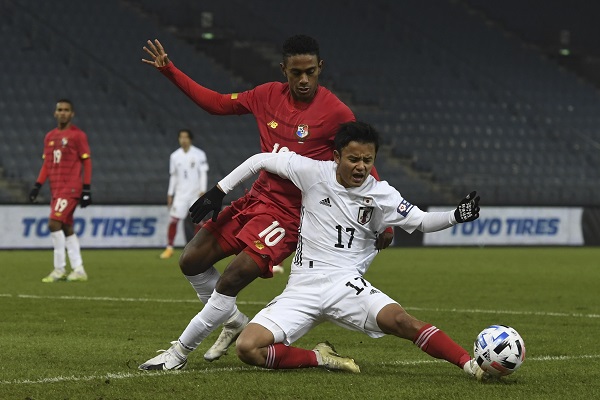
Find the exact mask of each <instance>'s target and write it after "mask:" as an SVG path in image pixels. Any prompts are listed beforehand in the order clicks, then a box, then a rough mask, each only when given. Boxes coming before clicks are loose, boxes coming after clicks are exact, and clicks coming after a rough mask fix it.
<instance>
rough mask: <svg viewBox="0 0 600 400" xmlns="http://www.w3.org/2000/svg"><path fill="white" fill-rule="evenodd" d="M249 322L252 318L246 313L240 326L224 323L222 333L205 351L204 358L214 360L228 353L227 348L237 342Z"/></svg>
mask: <svg viewBox="0 0 600 400" xmlns="http://www.w3.org/2000/svg"><path fill="white" fill-rule="evenodd" d="M242 315H244V314H242ZM248 322H250V318H248V317H247V316H245V315H244V321H243V322H242V323H241V324H239V325H238V326H227V325H223V330H222V331H221V334H220V335H219V337H218V338H217V340H216V342H215V344H213V345H212V346H211V348H210V349H208V351H207V352H206V353H204V359H205V360H206V361H209V362H212V361H215V360H218V359H219V358H221V356H223V355H225V354H227V349H228V348H229V346H231V345H232V344H233V342H235V339H237V338H238V336H240V333H242V331H243V330H244V328H245V327H246V325H248Z"/></svg>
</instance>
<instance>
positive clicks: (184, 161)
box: [167, 146, 208, 199]
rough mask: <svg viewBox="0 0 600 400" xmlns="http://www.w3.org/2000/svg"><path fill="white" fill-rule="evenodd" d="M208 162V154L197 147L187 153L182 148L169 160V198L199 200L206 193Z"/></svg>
mask: <svg viewBox="0 0 600 400" xmlns="http://www.w3.org/2000/svg"><path fill="white" fill-rule="evenodd" d="M207 172H208V162H207V160H206V153H204V151H202V150H200V149H199V148H197V147H195V146H190V148H189V149H188V151H187V152H185V151H183V149H182V148H181V147H180V148H179V149H177V150H175V151H174V152H173V153H171V157H170V159H169V174H170V179H169V189H168V192H167V194H168V195H169V196H175V197H176V198H177V197H179V198H181V199H190V198H194V199H197V198H198V197H200V195H201V193H204V192H206V186H207Z"/></svg>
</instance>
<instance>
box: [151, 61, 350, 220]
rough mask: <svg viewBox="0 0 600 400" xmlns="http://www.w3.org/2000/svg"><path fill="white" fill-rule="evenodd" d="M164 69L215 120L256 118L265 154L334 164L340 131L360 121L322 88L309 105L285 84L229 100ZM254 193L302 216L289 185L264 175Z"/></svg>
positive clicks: (298, 195)
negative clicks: (292, 155) (291, 155)
mask: <svg viewBox="0 0 600 400" xmlns="http://www.w3.org/2000/svg"><path fill="white" fill-rule="evenodd" d="M159 69H160V71H161V72H162V73H163V74H164V75H165V76H166V77H167V78H169V79H170V80H171V81H172V82H173V83H174V84H175V85H177V87H179V88H180V89H181V90H182V91H183V92H184V93H185V94H186V95H188V96H189V97H190V98H191V99H192V100H193V101H194V102H195V103H196V104H198V105H199V106H200V107H202V108H203V109H204V110H206V111H208V112H209V113H211V114H217V115H231V114H233V115H235V114H237V115H242V114H254V118H255V119H256V122H257V124H258V131H259V133H260V146H261V150H262V151H263V152H279V151H293V152H296V153H298V154H301V155H303V156H306V157H310V158H312V159H315V160H332V159H333V139H334V137H335V134H336V132H337V130H338V128H339V125H340V124H342V123H344V122H350V121H354V120H355V118H354V114H353V113H352V111H351V110H350V108H348V106H346V105H345V104H344V103H342V102H341V100H340V99H338V98H337V97H336V96H335V95H334V94H333V93H331V92H330V91H329V90H327V89H326V88H324V87H323V86H318V87H317V91H316V93H315V97H314V98H313V100H312V101H311V102H310V103H303V102H296V101H294V100H293V98H292V95H291V93H290V88H289V85H288V84H287V83H281V82H269V83H265V84H263V85H260V86H257V87H255V88H254V89H251V90H248V91H245V92H242V93H233V94H231V95H227V96H225V95H221V94H219V93H216V92H214V91H212V90H209V89H206V88H204V87H203V86H200V85H198V84H197V83H196V82H194V81H193V80H192V79H191V78H189V77H188V76H187V75H185V74H184V73H183V72H181V71H180V70H179V69H177V68H176V67H175V66H174V65H173V63H172V62H171V63H169V64H167V65H166V66H165V67H161V68H159ZM251 193H252V194H253V195H254V196H256V197H258V198H260V199H261V200H263V201H265V202H267V203H272V204H275V205H276V206H278V207H280V208H281V209H282V210H284V211H286V212H289V213H291V214H293V215H298V214H299V212H298V209H299V208H300V203H301V200H302V196H301V193H300V190H299V189H298V188H297V187H296V186H294V184H293V183H292V182H290V181H288V180H287V179H282V178H280V177H279V176H277V175H275V174H271V173H269V172H266V171H261V173H260V175H259V177H258V179H257V180H256V182H254V184H253V185H252V190H251Z"/></svg>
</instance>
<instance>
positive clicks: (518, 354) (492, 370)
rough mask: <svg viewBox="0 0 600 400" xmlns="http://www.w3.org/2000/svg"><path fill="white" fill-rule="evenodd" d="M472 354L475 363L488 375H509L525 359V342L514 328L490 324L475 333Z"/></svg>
mask: <svg viewBox="0 0 600 400" xmlns="http://www.w3.org/2000/svg"><path fill="white" fill-rule="evenodd" d="M474 355H475V359H476V360H477V364H479V366H480V367H481V369H483V370H484V371H486V372H488V373H489V374H490V375H492V376H494V377H501V376H506V375H510V374H512V373H513V372H515V371H516V370H517V369H519V367H520V366H521V364H523V361H524V360H525V342H524V341H523V338H522V337H521V335H519V333H518V332H517V331H516V330H515V329H513V328H511V327H509V326H505V325H492V326H489V327H487V328H485V329H484V330H483V331H481V333H480V334H479V335H477V339H475V344H474Z"/></svg>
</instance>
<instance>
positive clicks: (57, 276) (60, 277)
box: [42, 269, 67, 283]
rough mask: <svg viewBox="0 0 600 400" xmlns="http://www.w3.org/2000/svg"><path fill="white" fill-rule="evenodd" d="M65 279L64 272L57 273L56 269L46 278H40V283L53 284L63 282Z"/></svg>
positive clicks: (65, 274)
mask: <svg viewBox="0 0 600 400" xmlns="http://www.w3.org/2000/svg"><path fill="white" fill-rule="evenodd" d="M65 279H67V273H66V272H65V271H59V270H57V269H54V270H52V272H50V274H49V275H48V276H46V277H45V278H42V282H44V283H53V282H59V281H64V280H65Z"/></svg>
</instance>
